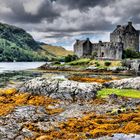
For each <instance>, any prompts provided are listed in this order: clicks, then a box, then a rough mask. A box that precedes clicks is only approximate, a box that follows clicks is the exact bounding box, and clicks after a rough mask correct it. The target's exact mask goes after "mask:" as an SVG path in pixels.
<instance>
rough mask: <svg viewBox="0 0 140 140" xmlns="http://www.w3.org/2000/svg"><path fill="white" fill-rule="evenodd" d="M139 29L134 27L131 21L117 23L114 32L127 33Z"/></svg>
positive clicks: (135, 31)
mask: <svg viewBox="0 0 140 140" xmlns="http://www.w3.org/2000/svg"><path fill="white" fill-rule="evenodd" d="M137 32H138V31H137V30H136V29H135V28H134V27H133V25H132V23H131V22H128V25H124V26H121V25H117V27H116V29H115V30H114V31H113V32H112V33H113V34H122V35H124V34H126V33H130V34H133V33H137Z"/></svg>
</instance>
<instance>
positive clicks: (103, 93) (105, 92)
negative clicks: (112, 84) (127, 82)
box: [98, 88, 140, 98]
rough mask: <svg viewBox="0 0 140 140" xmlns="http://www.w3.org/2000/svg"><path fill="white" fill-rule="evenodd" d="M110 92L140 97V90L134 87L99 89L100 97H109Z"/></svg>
mask: <svg viewBox="0 0 140 140" xmlns="http://www.w3.org/2000/svg"><path fill="white" fill-rule="evenodd" d="M109 94H117V95H119V96H125V97H131V98H140V90H134V89H106V88H104V89H102V90H101V91H98V96H99V97H103V98H105V97H107V96H108V95H109Z"/></svg>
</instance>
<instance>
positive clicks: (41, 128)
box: [0, 77, 140, 140]
mask: <svg viewBox="0 0 140 140" xmlns="http://www.w3.org/2000/svg"><path fill="white" fill-rule="evenodd" d="M130 85H131V86H130ZM108 86H109V87H111V88H131V89H138V90H140V77H136V78H127V79H122V80H114V81H111V82H107V83H104V84H100V83H84V82H83V83H81V82H76V81H71V80H67V79H55V78H50V77H49V78H48V77H47V78H46V77H38V78H34V79H31V80H28V81H26V82H25V83H23V84H21V85H20V87H19V88H18V89H15V90H5V91H1V92H0V105H1V110H0V139H1V140H13V139H14V140H23V139H27V140H29V139H30V140H34V139H37V140H46V139H47V140H49V139H50V140H51V139H52V140H53V139H66V137H67V138H68V139H71V138H72V137H73V138H74V139H93V138H94V139H95V138H97V139H99V140H103V139H114V140H115V139H125V138H129V139H132V140H133V139H139V138H140V135H139V134H140V125H139V124H140V120H139V117H140V116H139V112H140V110H139V107H140V99H135V98H126V97H120V96H117V95H115V93H114V94H112V95H109V96H108V97H107V98H99V97H97V91H99V90H101V89H102V88H105V87H108ZM89 116H91V117H89ZM92 116H94V117H92ZM122 116H123V117H124V116H125V117H126V118H123V117H122ZM106 117H107V118H110V119H111V118H114V123H110V122H107V123H106V124H104V122H102V123H101V118H102V119H103V120H104V121H105V120H106ZM119 118H120V120H119ZM69 119H71V120H70V122H69ZM123 119H124V120H123ZM75 121H76V122H77V123H79V124H78V125H76V124H75V123H74V122H75ZM84 122H85V123H86V122H87V124H85V123H84ZM71 123H72V124H71ZM129 123H131V124H133V125H134V126H133V127H134V128H135V129H128V126H127V125H129ZM88 124H89V125H88ZM63 125H66V126H65V127H62V126H63ZM78 126H79V128H78ZM107 126H110V127H111V128H112V131H111V130H110V129H109V128H108V127H107ZM80 127H81V128H80ZM101 127H102V128H101ZM104 127H107V128H104ZM123 127H124V129H123ZM71 129H72V130H71ZM86 129H87V130H86ZM74 130H75V132H73V131H74ZM91 130H92V131H91ZM99 130H100V132H99ZM124 130H125V131H124ZM105 131H106V132H105ZM62 133H63V134H62ZM125 133H126V134H125ZM130 133H133V135H132V134H130ZM127 134H128V135H127ZM106 135H109V136H110V135H111V137H109V136H106ZM102 136H105V137H102ZM98 137H100V138H98Z"/></svg>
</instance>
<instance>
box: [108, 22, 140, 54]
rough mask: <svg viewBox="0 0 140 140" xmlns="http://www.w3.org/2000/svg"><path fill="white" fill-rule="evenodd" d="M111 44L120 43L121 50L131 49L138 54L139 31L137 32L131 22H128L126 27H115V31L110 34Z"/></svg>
mask: <svg viewBox="0 0 140 140" xmlns="http://www.w3.org/2000/svg"><path fill="white" fill-rule="evenodd" d="M110 41H111V42H112V43H116V42H122V43H123V48H124V49H125V50H126V49H132V50H133V51H137V52H139V31H137V30H136V29H135V28H134V27H133V25H132V22H128V24H127V25H126V26H121V25H117V27H116V29H115V30H114V31H113V32H112V33H111V34H110Z"/></svg>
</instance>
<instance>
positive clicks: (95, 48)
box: [74, 22, 139, 60]
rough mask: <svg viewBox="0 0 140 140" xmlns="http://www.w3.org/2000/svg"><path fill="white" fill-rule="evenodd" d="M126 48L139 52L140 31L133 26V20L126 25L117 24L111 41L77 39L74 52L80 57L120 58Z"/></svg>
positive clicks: (111, 35) (111, 34)
mask: <svg viewBox="0 0 140 140" xmlns="http://www.w3.org/2000/svg"><path fill="white" fill-rule="evenodd" d="M126 49H132V50H133V51H136V52H139V31H138V30H136V29H135V28H134V27H133V25H132V22H128V24H127V25H126V26H121V25H117V27H116V29H115V30H114V31H113V32H112V33H110V42H102V41H99V43H92V42H91V41H90V40H89V38H87V40H76V43H75V44H74V52H75V54H76V55H77V56H78V57H79V58H81V57H93V56H96V57H97V58H104V59H112V60H119V59H122V57H123V52H124V50H126Z"/></svg>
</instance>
